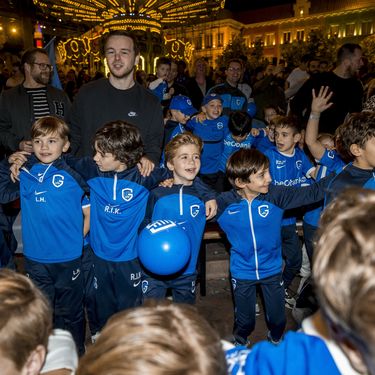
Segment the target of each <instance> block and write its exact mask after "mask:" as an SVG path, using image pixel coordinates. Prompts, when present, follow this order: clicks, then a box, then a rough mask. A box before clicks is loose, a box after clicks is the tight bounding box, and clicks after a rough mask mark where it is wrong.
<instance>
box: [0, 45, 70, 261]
mask: <svg viewBox="0 0 375 375" xmlns="http://www.w3.org/2000/svg"><path fill="white" fill-rule="evenodd" d="M21 70H22V71H23V73H24V75H25V80H24V81H23V82H22V83H21V84H19V85H18V86H16V87H13V88H11V89H9V90H5V91H3V92H2V94H1V97H0V160H1V159H2V158H4V157H5V156H7V155H10V154H12V153H13V152H15V151H19V150H20V151H27V152H32V144H31V126H32V124H33V123H34V122H35V121H36V120H38V119H39V118H41V117H43V116H46V115H52V116H57V117H59V118H61V119H63V120H64V121H67V120H68V115H69V111H70V107H71V104H70V101H69V98H68V96H67V95H66V94H65V92H64V91H62V90H59V89H56V88H54V87H53V86H51V85H49V84H48V82H49V80H50V77H51V73H52V65H51V62H50V60H49V58H48V54H47V52H46V51H45V50H43V49H38V48H31V49H29V50H27V51H26V52H25V53H24V54H23V56H22V58H21ZM18 213H19V208H18V204H17V203H13V202H11V203H9V204H7V205H1V206H0V228H1V229H2V230H3V231H4V232H6V233H7V236H6V238H9V239H10V240H5V239H4V240H1V239H0V248H1V249H4V248H6V249H7V250H9V253H8V254H7V256H6V261H5V262H4V263H5V264H2V265H1V266H4V267H9V268H14V267H15V266H14V262H13V253H14V252H15V250H16V248H17V241H16V238H15V236H14V234H13V229H12V226H13V223H14V221H15V219H16V217H17V215H18ZM2 263H3V262H2Z"/></svg>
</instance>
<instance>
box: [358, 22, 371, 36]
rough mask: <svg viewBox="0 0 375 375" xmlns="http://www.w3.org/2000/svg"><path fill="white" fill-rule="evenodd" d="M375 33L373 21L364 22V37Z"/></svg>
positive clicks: (362, 29) (362, 27) (362, 30)
mask: <svg viewBox="0 0 375 375" xmlns="http://www.w3.org/2000/svg"><path fill="white" fill-rule="evenodd" d="M373 31H374V25H373V21H364V22H362V25H361V32H362V35H370V34H372V33H373Z"/></svg>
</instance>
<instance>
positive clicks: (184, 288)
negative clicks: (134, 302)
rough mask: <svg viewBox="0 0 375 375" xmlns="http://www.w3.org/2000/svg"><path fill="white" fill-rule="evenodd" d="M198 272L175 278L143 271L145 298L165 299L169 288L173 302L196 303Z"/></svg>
mask: <svg viewBox="0 0 375 375" xmlns="http://www.w3.org/2000/svg"><path fill="white" fill-rule="evenodd" d="M196 280H197V274H196V273H195V274H193V275H181V276H179V277H176V278H175V279H161V278H160V279H157V278H153V277H152V276H150V275H148V274H146V273H143V275H142V292H143V298H144V299H150V298H154V299H164V298H165V296H166V293H167V289H169V288H170V289H171V290H172V297H173V302H177V303H188V304H194V303H195V287H196Z"/></svg>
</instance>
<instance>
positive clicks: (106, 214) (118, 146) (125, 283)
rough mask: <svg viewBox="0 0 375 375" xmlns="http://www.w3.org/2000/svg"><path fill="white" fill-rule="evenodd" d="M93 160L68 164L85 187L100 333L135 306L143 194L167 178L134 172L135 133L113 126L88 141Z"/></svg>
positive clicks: (139, 149) (138, 145)
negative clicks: (113, 318)
mask: <svg viewBox="0 0 375 375" xmlns="http://www.w3.org/2000/svg"><path fill="white" fill-rule="evenodd" d="M94 142H95V143H94V147H95V156H94V159H91V158H83V159H80V160H76V159H71V160H70V161H69V163H70V165H71V166H72V168H74V169H75V170H76V171H77V172H79V173H80V174H81V175H82V177H83V178H84V179H85V180H86V181H87V184H88V185H89V187H90V203H91V212H90V224H91V225H90V246H91V248H92V250H93V262H94V269H95V281H96V290H95V295H94V296H91V297H92V298H91V301H93V303H94V305H95V306H94V307H93V308H94V309H95V312H96V316H97V319H96V320H97V326H98V327H99V329H101V328H102V327H103V326H104V325H105V323H106V321H107V320H108V318H109V317H110V316H112V315H113V314H115V313H116V312H118V311H120V310H123V309H126V308H130V307H135V306H138V305H140V303H141V299H142V292H141V268H140V265H139V261H138V257H137V238H138V230H139V226H140V224H141V223H142V221H143V219H144V214H145V211H146V204H147V199H148V195H149V191H150V190H151V189H153V188H155V187H156V186H157V185H158V184H159V182H161V181H162V180H164V179H166V178H168V177H169V176H170V174H169V172H168V171H167V170H166V169H161V168H155V169H154V170H153V171H152V172H151V174H150V175H149V176H148V177H144V176H142V175H141V173H140V171H139V170H138V168H137V163H138V162H139V161H140V159H141V157H142V154H143V144H142V140H141V136H140V134H139V131H138V129H137V128H136V127H135V126H133V125H130V124H128V123H126V122H124V121H114V122H110V123H108V124H106V125H105V126H104V127H102V128H101V129H99V130H98V131H97V132H96V134H95V138H94Z"/></svg>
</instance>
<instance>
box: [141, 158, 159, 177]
mask: <svg viewBox="0 0 375 375" xmlns="http://www.w3.org/2000/svg"><path fill="white" fill-rule="evenodd" d="M137 167H138V170H139V172H140V173H141V175H142V176H143V177H147V176H149V175H150V173H151V172H152V171H153V170H154V168H155V164H154V163H153V162H152V161H151V160H149V159H148V158H146V156H142V157H141V160H140V161H139V163H138V164H137Z"/></svg>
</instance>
